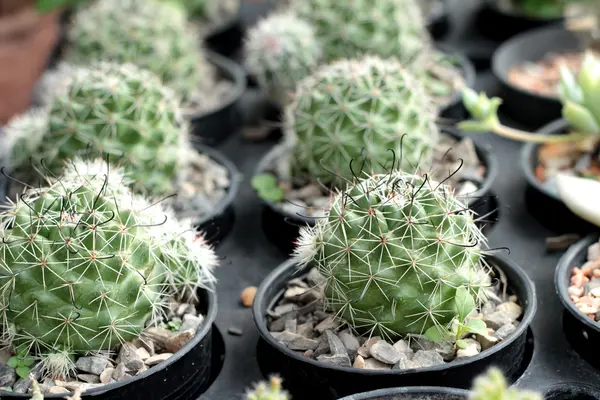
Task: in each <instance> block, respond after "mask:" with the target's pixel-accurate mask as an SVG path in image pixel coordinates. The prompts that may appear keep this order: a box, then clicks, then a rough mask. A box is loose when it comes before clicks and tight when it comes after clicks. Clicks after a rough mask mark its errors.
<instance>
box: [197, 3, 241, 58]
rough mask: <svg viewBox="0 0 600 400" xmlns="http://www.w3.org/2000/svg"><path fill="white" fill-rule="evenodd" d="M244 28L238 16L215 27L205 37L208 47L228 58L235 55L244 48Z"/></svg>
mask: <svg viewBox="0 0 600 400" xmlns="http://www.w3.org/2000/svg"><path fill="white" fill-rule="evenodd" d="M243 37H244V28H243V26H242V20H241V18H240V15H239V13H238V15H236V16H234V17H232V18H230V19H228V20H226V21H223V22H222V23H221V24H219V25H215V26H214V27H213V28H212V29H211V30H210V31H209V32H208V33H207V34H206V36H205V37H204V42H205V44H206V47H208V48H209V49H211V50H212V51H214V52H216V53H219V54H222V55H224V56H226V57H230V56H232V55H234V54H235V53H236V52H237V51H238V50H239V49H240V47H241V46H242V41H243Z"/></svg>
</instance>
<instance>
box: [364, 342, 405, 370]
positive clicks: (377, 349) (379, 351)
mask: <svg viewBox="0 0 600 400" xmlns="http://www.w3.org/2000/svg"><path fill="white" fill-rule="evenodd" d="M370 353H371V356H373V358H375V359H377V360H379V361H381V362H383V363H386V364H390V365H393V364H396V363H397V362H398V360H399V359H400V352H399V351H398V350H396V349H395V348H394V346H392V345H391V344H389V343H388V342H386V341H385V340H380V341H379V342H377V343H375V344H373V346H371V350H370Z"/></svg>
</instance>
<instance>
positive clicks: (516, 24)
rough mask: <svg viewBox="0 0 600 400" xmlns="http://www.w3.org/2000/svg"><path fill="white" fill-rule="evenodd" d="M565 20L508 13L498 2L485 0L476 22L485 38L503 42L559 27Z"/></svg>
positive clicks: (513, 12)
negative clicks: (526, 33) (533, 32)
mask: <svg viewBox="0 0 600 400" xmlns="http://www.w3.org/2000/svg"><path fill="white" fill-rule="evenodd" d="M563 20H564V18H562V17H557V18H544V17H534V16H529V15H525V14H523V13H520V12H516V11H506V10H503V9H501V8H500V7H498V1H496V0H485V1H484V2H483V7H482V9H481V11H480V12H479V15H478V16H477V20H476V22H475V24H476V27H477V30H478V31H479V32H480V33H481V34H482V35H483V36H485V37H487V38H489V39H492V40H494V41H498V42H503V41H505V40H507V39H509V38H511V37H513V36H515V35H518V34H520V33H522V32H526V31H529V30H532V29H537V28H541V27H544V26H546V25H559V24H560V23H561V22H562V21H563Z"/></svg>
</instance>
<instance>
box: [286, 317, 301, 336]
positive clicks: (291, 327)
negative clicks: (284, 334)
mask: <svg viewBox="0 0 600 400" xmlns="http://www.w3.org/2000/svg"><path fill="white" fill-rule="evenodd" d="M297 327H298V322H297V321H296V320H295V319H290V320H288V321H285V329H284V330H285V331H288V332H292V333H297V332H296V329H297Z"/></svg>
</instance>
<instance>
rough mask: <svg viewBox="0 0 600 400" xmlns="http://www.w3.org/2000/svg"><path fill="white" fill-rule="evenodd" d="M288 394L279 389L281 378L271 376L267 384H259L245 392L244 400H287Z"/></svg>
mask: <svg viewBox="0 0 600 400" xmlns="http://www.w3.org/2000/svg"><path fill="white" fill-rule="evenodd" d="M289 399H290V397H289V395H288V393H287V392H286V391H285V390H283V389H282V388H281V378H279V377H278V376H272V377H271V378H270V379H269V382H268V383H267V382H259V383H257V384H256V385H255V386H254V388H253V389H252V390H248V391H247V392H246V400H289Z"/></svg>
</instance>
